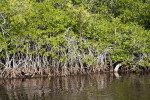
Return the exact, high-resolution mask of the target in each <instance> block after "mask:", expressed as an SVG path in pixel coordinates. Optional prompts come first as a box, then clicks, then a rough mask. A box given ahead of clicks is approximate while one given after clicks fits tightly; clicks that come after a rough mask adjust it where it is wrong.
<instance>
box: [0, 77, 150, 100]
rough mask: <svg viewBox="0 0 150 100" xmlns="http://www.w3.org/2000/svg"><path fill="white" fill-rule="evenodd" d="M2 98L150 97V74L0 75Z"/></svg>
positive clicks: (90, 99) (138, 99)
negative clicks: (14, 77) (50, 76)
mask: <svg viewBox="0 0 150 100" xmlns="http://www.w3.org/2000/svg"><path fill="white" fill-rule="evenodd" d="M0 100H150V75H149V74H145V75H141V74H120V75H119V76H118V75H117V74H116V75H114V74H92V75H82V76H81V75H79V76H69V77H55V78H34V79H13V80H1V79H0Z"/></svg>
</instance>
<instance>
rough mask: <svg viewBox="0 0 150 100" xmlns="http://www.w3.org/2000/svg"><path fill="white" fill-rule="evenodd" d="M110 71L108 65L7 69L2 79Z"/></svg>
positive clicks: (2, 74) (2, 73)
mask: <svg viewBox="0 0 150 100" xmlns="http://www.w3.org/2000/svg"><path fill="white" fill-rule="evenodd" d="M105 71H109V67H108V66H107V65H98V64H97V65H95V66H90V67H82V68H81V67H80V66H79V65H77V64H76V65H75V66H71V67H66V66H62V67H52V68H51V69H49V67H20V68H5V69H4V70H0V78H27V77H29V78H31V77H44V76H68V75H77V74H89V73H97V72H105Z"/></svg>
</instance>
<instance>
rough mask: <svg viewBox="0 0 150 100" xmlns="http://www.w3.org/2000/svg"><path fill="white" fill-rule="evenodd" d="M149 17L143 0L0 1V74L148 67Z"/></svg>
mask: <svg viewBox="0 0 150 100" xmlns="http://www.w3.org/2000/svg"><path fill="white" fill-rule="evenodd" d="M149 16H150V1H149V0H1V1H0V67H1V69H3V70H2V71H1V72H0V74H1V75H2V76H4V73H5V74H6V73H7V77H8V76H11V77H16V76H15V74H14V73H16V72H15V71H16V70H17V72H18V73H20V75H22V74H23V73H24V74H27V73H28V74H29V73H30V74H33V73H34V74H44V73H49V75H50V74H52V73H53V74H54V73H55V75H69V74H77V73H86V72H95V71H98V72H99V71H106V70H112V66H113V65H115V64H116V63H122V64H123V66H126V65H130V67H133V68H132V69H133V70H138V68H139V66H145V67H148V66H150V62H149V61H150V17H149ZM8 69H9V70H10V71H7V72H6V70H8ZM18 75H19V74H18Z"/></svg>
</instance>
